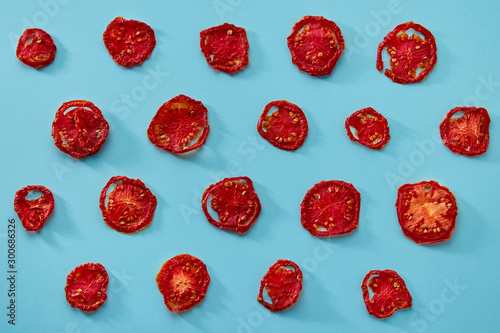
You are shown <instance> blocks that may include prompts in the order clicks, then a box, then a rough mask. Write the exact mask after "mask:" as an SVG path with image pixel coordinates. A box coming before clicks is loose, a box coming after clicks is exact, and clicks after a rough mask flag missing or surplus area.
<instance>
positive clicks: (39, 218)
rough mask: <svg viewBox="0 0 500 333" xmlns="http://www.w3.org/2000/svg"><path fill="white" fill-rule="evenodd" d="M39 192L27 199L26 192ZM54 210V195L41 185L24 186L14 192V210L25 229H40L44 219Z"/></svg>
mask: <svg viewBox="0 0 500 333" xmlns="http://www.w3.org/2000/svg"><path fill="white" fill-rule="evenodd" d="M32 192H35V193H36V192H40V193H41V196H40V197H39V198H36V199H28V198H27V196H28V194H30V193H32ZM53 210H54V196H53V195H52V192H51V191H50V190H49V189H48V188H46V187H44V186H41V185H31V186H26V187H24V188H22V189H20V190H19V191H17V192H16V196H15V198H14V211H15V212H16V213H17V215H18V216H19V219H20V220H21V222H22V223H23V227H24V229H26V231H38V230H40V229H42V227H43V225H44V223H45V221H46V220H47V218H48V217H49V215H50V214H51V213H52V211H53Z"/></svg>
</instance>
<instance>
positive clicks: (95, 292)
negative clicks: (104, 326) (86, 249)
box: [64, 263, 109, 312]
mask: <svg viewBox="0 0 500 333" xmlns="http://www.w3.org/2000/svg"><path fill="white" fill-rule="evenodd" d="M108 282H109V277H108V273H107V272H106V269H105V268H104V266H102V265H101V264H92V263H87V264H83V265H80V266H78V267H76V268H75V269H74V270H73V271H71V273H69V275H68V278H67V280H66V287H65V288H64V291H65V292H66V300H67V301H68V303H69V304H70V305H71V306H72V307H74V308H77V309H80V310H82V311H88V312H90V311H95V310H97V309H98V308H100V307H101V306H102V305H103V304H104V302H105V301H106V298H107V295H106V289H107V287H108Z"/></svg>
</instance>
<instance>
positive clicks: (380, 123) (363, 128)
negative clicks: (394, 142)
mask: <svg viewBox="0 0 500 333" xmlns="http://www.w3.org/2000/svg"><path fill="white" fill-rule="evenodd" d="M345 128H346V130H347V135H348V136H349V138H350V139H351V140H352V141H355V142H359V143H361V144H362V145H363V146H366V147H368V148H371V149H382V148H384V146H385V145H386V144H387V142H388V141H389V139H390V137H391V136H390V135H389V125H388V124H387V119H385V118H384V116H382V115H381V114H380V113H378V112H377V111H375V110H374V109H373V108H364V109H361V110H359V111H356V112H354V113H353V114H352V115H350V116H349V118H347V120H346V121H345Z"/></svg>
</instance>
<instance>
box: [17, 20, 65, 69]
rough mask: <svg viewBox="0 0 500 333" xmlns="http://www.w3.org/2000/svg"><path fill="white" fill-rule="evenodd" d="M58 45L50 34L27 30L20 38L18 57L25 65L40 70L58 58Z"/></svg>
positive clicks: (38, 30)
mask: <svg viewBox="0 0 500 333" xmlns="http://www.w3.org/2000/svg"><path fill="white" fill-rule="evenodd" d="M56 50H57V48H56V45H55V44H54V40H53V39H52V37H50V35H49V34H48V33H46V32H45V31H43V30H42V29H35V28H33V29H27V30H26V31H24V32H23V34H22V35H21V37H20V38H19V43H18V44H17V49H16V55H17V58H18V59H19V60H21V61H22V62H23V63H24V64H26V65H28V66H30V67H33V68H40V67H44V66H47V65H49V64H51V63H52V61H54V58H55V57H56Z"/></svg>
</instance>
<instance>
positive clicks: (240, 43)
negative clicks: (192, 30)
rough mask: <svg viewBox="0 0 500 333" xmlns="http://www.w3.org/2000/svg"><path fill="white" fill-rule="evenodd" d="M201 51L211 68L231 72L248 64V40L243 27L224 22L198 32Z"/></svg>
mask: <svg viewBox="0 0 500 333" xmlns="http://www.w3.org/2000/svg"><path fill="white" fill-rule="evenodd" d="M200 46H201V51H202V52H203V54H204V55H205V58H206V59H207V62H208V64H209V65H210V66H212V68H213V69H216V70H219V71H222V72H226V73H229V74H232V73H234V72H237V71H239V70H241V69H243V68H245V67H246V66H247V65H248V62H249V61H248V48H249V45H248V40H247V33H246V31H245V29H244V28H240V27H237V26H235V25H233V24H229V23H224V24H222V25H219V26H217V27H212V28H209V29H206V30H203V31H202V32H200Z"/></svg>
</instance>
